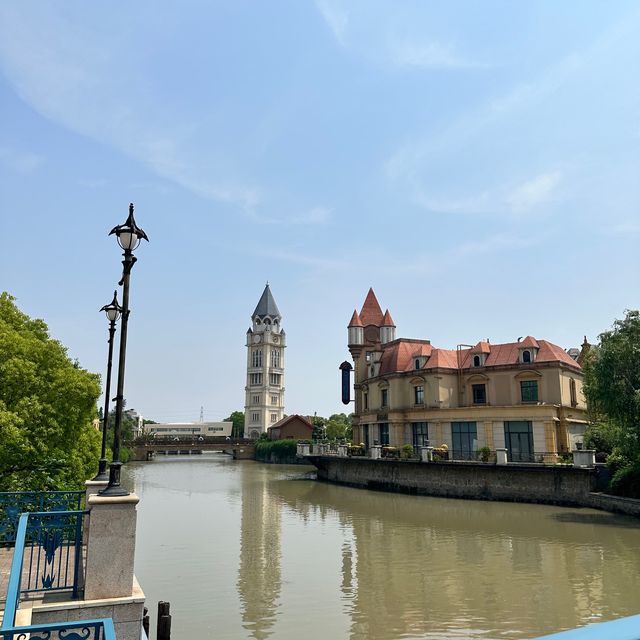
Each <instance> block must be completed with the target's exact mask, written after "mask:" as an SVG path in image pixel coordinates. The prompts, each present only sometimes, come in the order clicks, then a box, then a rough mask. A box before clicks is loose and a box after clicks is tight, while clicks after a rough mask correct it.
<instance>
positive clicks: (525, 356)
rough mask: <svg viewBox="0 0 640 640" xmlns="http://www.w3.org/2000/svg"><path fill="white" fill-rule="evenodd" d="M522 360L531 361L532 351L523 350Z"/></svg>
mask: <svg viewBox="0 0 640 640" xmlns="http://www.w3.org/2000/svg"><path fill="white" fill-rule="evenodd" d="M522 362H531V351H523V352H522Z"/></svg>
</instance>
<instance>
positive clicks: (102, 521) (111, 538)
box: [84, 493, 140, 600]
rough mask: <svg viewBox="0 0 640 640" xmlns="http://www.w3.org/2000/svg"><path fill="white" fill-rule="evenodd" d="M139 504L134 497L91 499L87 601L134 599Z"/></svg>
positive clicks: (86, 577) (98, 496)
mask: <svg viewBox="0 0 640 640" xmlns="http://www.w3.org/2000/svg"><path fill="white" fill-rule="evenodd" d="M139 500H140V499H139V498H138V496H137V495H136V494H135V493H131V494H129V495H126V496H117V497H103V496H100V495H94V496H91V497H90V498H89V504H88V508H89V509H90V510H91V527H90V529H89V539H88V542H87V560H86V569H85V584H84V599H85V600H101V599H104V598H122V597H130V596H131V595H132V593H133V562H134V557H135V549H136V515H137V514H136V505H137V504H138V502H139Z"/></svg>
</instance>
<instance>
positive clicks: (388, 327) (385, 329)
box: [380, 309, 396, 344]
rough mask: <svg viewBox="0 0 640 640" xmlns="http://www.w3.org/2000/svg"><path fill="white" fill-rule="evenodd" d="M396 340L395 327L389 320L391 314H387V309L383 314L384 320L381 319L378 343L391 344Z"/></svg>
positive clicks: (390, 319)
mask: <svg viewBox="0 0 640 640" xmlns="http://www.w3.org/2000/svg"><path fill="white" fill-rule="evenodd" d="M395 339H396V325H395V324H394V322H393V319H392V318H391V314H390V313H389V309H387V310H386V311H385V313H384V318H383V319H382V327H380V342H381V343H382V344H385V343H386V342H391V341H392V340H395Z"/></svg>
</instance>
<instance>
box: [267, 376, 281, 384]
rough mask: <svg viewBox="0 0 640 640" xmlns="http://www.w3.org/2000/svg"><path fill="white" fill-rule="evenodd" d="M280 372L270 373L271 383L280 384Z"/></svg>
mask: <svg viewBox="0 0 640 640" xmlns="http://www.w3.org/2000/svg"><path fill="white" fill-rule="evenodd" d="M280 377H281V376H280V374H279V373H270V374H269V384H272V385H274V386H276V387H279V386H280Z"/></svg>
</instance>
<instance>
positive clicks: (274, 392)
mask: <svg viewBox="0 0 640 640" xmlns="http://www.w3.org/2000/svg"><path fill="white" fill-rule="evenodd" d="M251 321H252V325H251V328H250V329H249V330H248V331H247V384H246V386H245V403H244V437H245V438H254V439H255V438H259V437H260V434H261V433H265V432H266V430H267V428H268V427H270V426H271V425H273V424H275V423H276V422H278V420H281V419H282V418H283V417H284V348H285V346H286V336H285V332H284V330H283V329H282V326H281V322H282V316H281V315H280V311H279V310H278V305H277V304H276V301H275V300H274V299H273V295H272V294H271V289H270V288H269V283H268V282H267V284H266V286H265V288H264V291H263V292H262V296H261V297H260V300H259V301H258V306H257V307H256V309H255V311H254V312H253V314H252V316H251Z"/></svg>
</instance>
